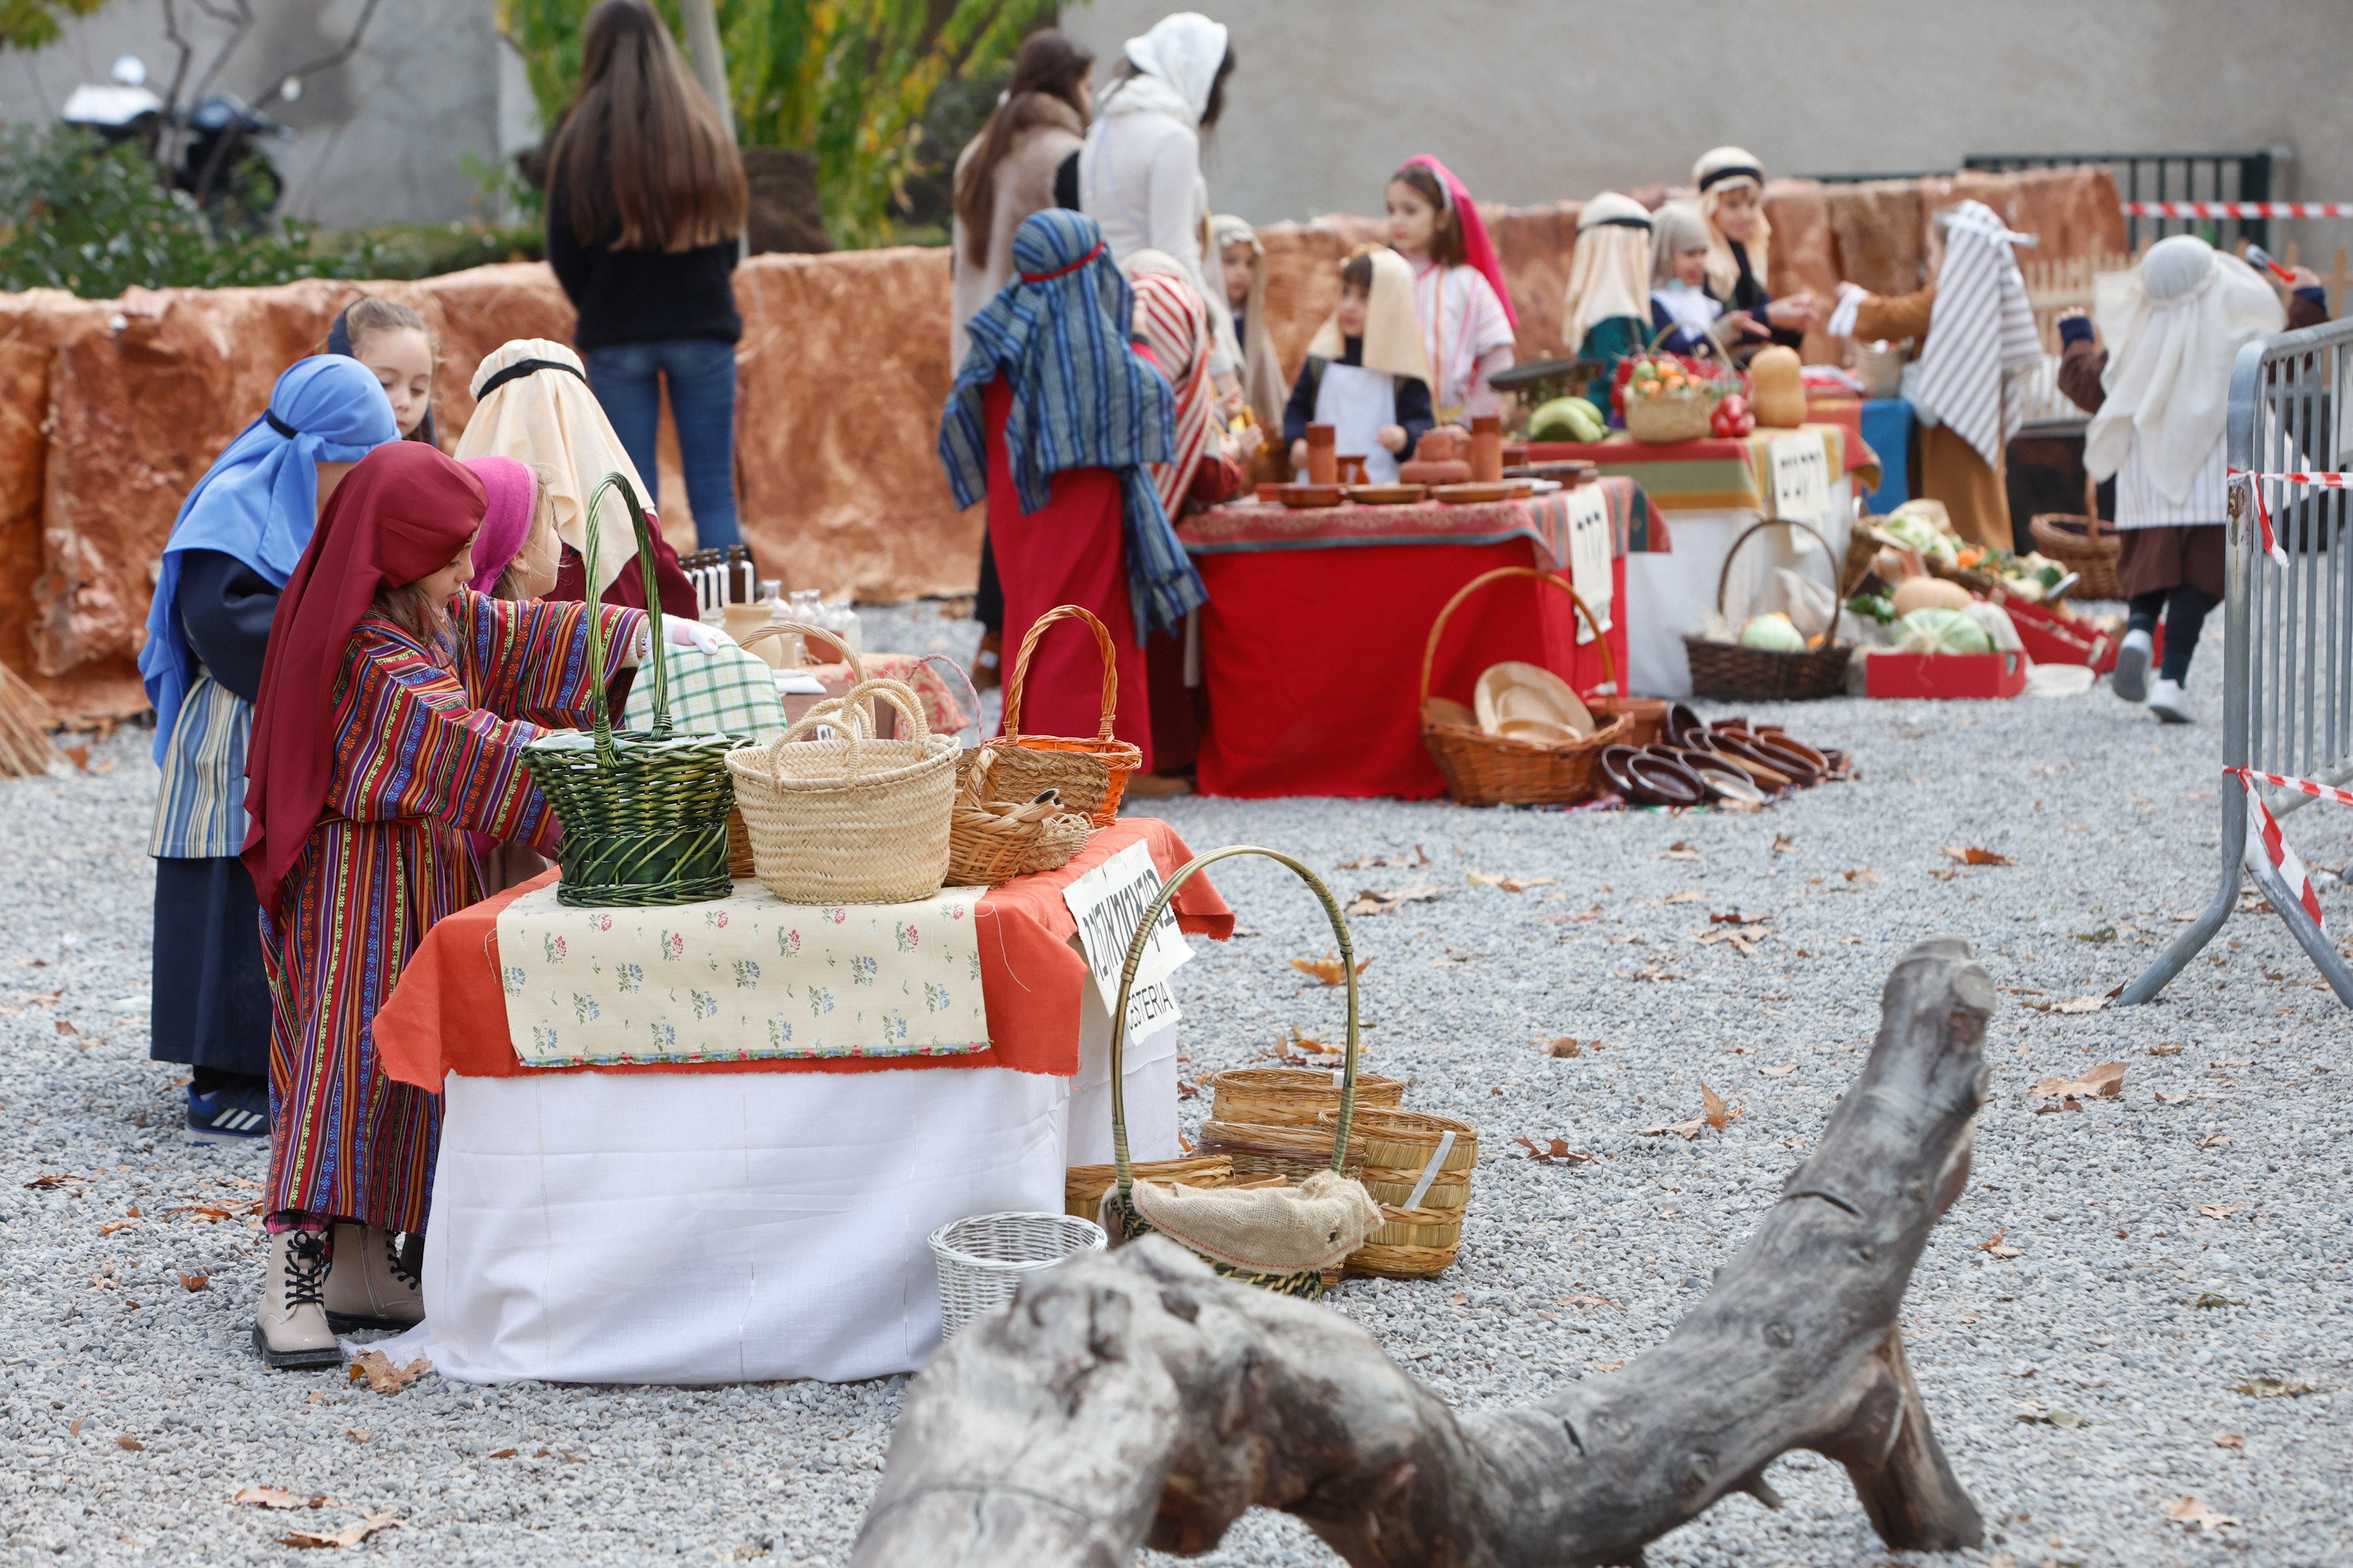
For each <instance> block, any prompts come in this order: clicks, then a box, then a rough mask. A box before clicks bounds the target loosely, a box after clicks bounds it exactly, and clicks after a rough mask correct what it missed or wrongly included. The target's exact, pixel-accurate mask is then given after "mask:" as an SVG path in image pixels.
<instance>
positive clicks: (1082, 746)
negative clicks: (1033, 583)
mask: <svg viewBox="0 0 2353 1568" xmlns="http://www.w3.org/2000/svg"><path fill="white" fill-rule="evenodd" d="M1056 621H1084V622H1085V623H1086V624H1087V625H1088V626H1092V627H1093V628H1094V634H1095V647H1096V649H1097V651H1098V652H1100V653H1101V654H1102V655H1103V723H1102V725H1101V727H1100V728H1098V729H1097V730H1096V731H1095V732H1094V733H1093V734H1092V735H1091V736H1086V737H1082V738H1080V737H1071V736H1065V735H1025V734H1023V733H1022V732H1021V687H1022V683H1023V681H1025V680H1026V679H1028V678H1029V656H1030V654H1031V653H1032V652H1034V651H1036V649H1037V647H1038V639H1039V637H1042V636H1044V635H1045V631H1046V628H1047V627H1048V626H1052V625H1053V624H1054V623H1055V622H1056ZM1118 709H1119V662H1118V650H1117V649H1115V648H1114V647H1113V646H1112V640H1111V630H1110V628H1109V627H1107V626H1104V625H1103V622H1101V621H1100V620H1097V619H1096V618H1095V616H1094V613H1093V612H1092V611H1091V610H1088V609H1086V608H1084V607H1083V606H1082V605H1055V606H1054V607H1053V608H1052V609H1050V610H1049V611H1047V612H1046V613H1045V614H1044V615H1042V616H1039V617H1038V618H1037V619H1036V620H1034V621H1032V622H1030V623H1029V632H1028V633H1027V634H1026V635H1025V636H1023V637H1022V638H1021V649H1020V651H1019V652H1018V653H1017V654H1016V655H1015V656H1014V658H1013V669H1012V672H1011V673H1010V674H1008V676H1007V677H1006V678H1005V724H1004V733H1003V734H1002V735H1001V736H999V737H998V739H997V742H995V744H996V746H997V769H996V773H997V783H996V795H997V799H999V800H1035V799H1036V798H1037V797H1038V796H1039V795H1042V794H1044V793H1045V792H1046V791H1048V790H1059V791H1060V792H1061V796H1062V804H1063V805H1065V806H1067V807H1068V808H1069V809H1071V810H1072V811H1077V812H1083V813H1085V814H1086V816H1087V818H1088V820H1090V821H1091V822H1092V823H1093V824H1094V825H1095V826H1097V827H1109V826H1111V825H1112V824H1113V823H1114V822H1116V821H1118V820H1119V797H1120V795H1122V794H1123V793H1124V791H1125V790H1126V788H1127V778H1128V775H1129V774H1130V773H1134V772H1135V770H1136V769H1138V768H1140V767H1142V766H1143V765H1144V752H1143V751H1142V750H1141V749H1139V748H1138V747H1136V746H1135V745H1134V744H1133V743H1131V742H1126V741H1122V740H1118V739H1115V738H1114V737H1113V734H1112V732H1111V726H1112V718H1113V715H1114V714H1115V713H1116V712H1117V711H1118Z"/></svg>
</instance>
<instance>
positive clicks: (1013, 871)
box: [948, 746, 1094, 888]
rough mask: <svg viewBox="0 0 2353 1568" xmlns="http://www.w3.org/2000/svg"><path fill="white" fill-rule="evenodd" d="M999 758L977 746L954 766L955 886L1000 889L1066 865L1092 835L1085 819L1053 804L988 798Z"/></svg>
mask: <svg viewBox="0 0 2353 1568" xmlns="http://www.w3.org/2000/svg"><path fill="white" fill-rule="evenodd" d="M1003 754H1004V753H1002V752H999V751H998V750H997V748H996V747H994V746H979V747H976V748H975V749H974V750H973V751H971V752H966V753H965V760H964V761H962V762H960V763H958V765H957V768H956V791H955V805H954V806H953V807H952V808H951V809H950V811H949V814H948V880H949V881H950V882H952V883H953V884H955V886H956V887H959V888H997V887H1002V886H1003V885H1004V884H1006V883H1008V882H1009V881H1011V880H1013V879H1014V878H1016V877H1018V876H1021V875H1023V874H1025V873H1027V872H1030V871H1051V870H1053V869H1055V868H1057V867H1061V866H1067V865H1069V864H1070V862H1071V856H1073V855H1076V854H1077V853H1078V852H1079V851H1080V850H1082V849H1083V848H1085V847H1086V846H1087V839H1088V837H1090V836H1091V835H1092V834H1093V832H1094V825H1093V823H1092V821H1090V820H1089V819H1088V818H1087V817H1086V816H1083V815H1082V814H1080V813H1078V812H1073V811H1066V810H1063V809H1062V808H1061V806H1060V804H1059V803H1057V802H1031V803H1018V802H1012V801H1000V800H996V799H993V798H992V794H993V790H994V786H995V784H996V778H995V774H996V772H997V760H998V758H999V757H1001V756H1002V755H1003Z"/></svg>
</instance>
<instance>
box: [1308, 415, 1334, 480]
mask: <svg viewBox="0 0 2353 1568" xmlns="http://www.w3.org/2000/svg"><path fill="white" fill-rule="evenodd" d="M1338 434H1339V432H1338V431H1337V430H1336V429H1335V427H1334V426H1329V425H1310V426H1308V427H1307V482H1308V483H1309V484H1311V485H1335V484H1338V483H1339V482H1340V463H1339V457H1338V454H1337V453H1335V451H1334V450H1333V447H1332V443H1333V441H1334V440H1335V438H1336V437H1337V436H1338Z"/></svg>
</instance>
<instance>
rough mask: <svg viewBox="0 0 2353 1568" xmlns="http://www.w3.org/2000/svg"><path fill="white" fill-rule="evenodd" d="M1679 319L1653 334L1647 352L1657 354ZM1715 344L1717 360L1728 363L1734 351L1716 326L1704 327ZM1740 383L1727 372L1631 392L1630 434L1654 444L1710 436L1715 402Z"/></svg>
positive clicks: (1629, 410)
mask: <svg viewBox="0 0 2353 1568" xmlns="http://www.w3.org/2000/svg"><path fill="white" fill-rule="evenodd" d="M1680 325H1681V323H1679V322H1673V321H1670V322H1669V323H1668V324H1667V325H1665V326H1663V327H1661V328H1660V329H1659V330H1658V331H1655V332H1653V333H1651V346H1650V348H1649V349H1648V350H1647V351H1646V353H1651V354H1655V353H1658V352H1659V345H1660V344H1661V343H1662V342H1666V340H1667V335H1668V334H1669V333H1671V332H1672V331H1676V330H1677V329H1678V327H1679V326H1680ZM1700 330H1701V331H1704V332H1705V333H1706V334H1707V341H1708V342H1710V343H1711V344H1713V345H1714V346H1715V358H1716V363H1718V364H1720V365H1724V366H1725V367H1727V369H1728V367H1729V366H1730V365H1731V363H1732V355H1731V353H1730V352H1729V351H1728V350H1726V349H1725V346H1724V342H1723V340H1722V339H1720V338H1718V337H1717V336H1716V335H1715V328H1713V327H1703V328H1701V329H1700ZM1738 390H1740V383H1739V381H1738V380H1736V378H1735V377H1734V376H1733V375H1732V374H1723V375H1720V376H1716V377H1712V378H1710V379H1708V380H1704V381H1697V382H1691V383H1687V384H1684V385H1683V386H1680V387H1677V388H1675V389H1674V390H1672V391H1671V392H1662V393H1660V394H1658V395H1656V396H1654V397H1634V396H1631V395H1629V396H1628V397H1627V398H1626V399H1625V400H1624V401H1625V406H1626V434H1627V435H1629V436H1630V437H1633V438H1634V439H1635V440H1637V441H1642V442H1646V443H1649V444H1651V445H1652V446H1672V445H1673V444H1674V443H1676V442H1678V441H1697V440H1701V439H1703V438H1704V437H1706V435H1707V434H1708V430H1709V423H1710V421H1712V420H1713V419H1715V405H1717V404H1719V403H1721V402H1723V401H1724V399H1725V396H1726V395H1729V394H1731V393H1734V392H1737V391H1738Z"/></svg>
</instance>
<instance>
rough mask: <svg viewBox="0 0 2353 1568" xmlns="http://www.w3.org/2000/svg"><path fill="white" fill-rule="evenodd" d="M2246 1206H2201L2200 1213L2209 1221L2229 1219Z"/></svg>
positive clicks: (2199, 1206)
mask: <svg viewBox="0 0 2353 1568" xmlns="http://www.w3.org/2000/svg"><path fill="white" fill-rule="evenodd" d="M2246 1206H2247V1205H2244V1204H2200V1205H2198V1212H2199V1213H2200V1214H2202V1215H2205V1216H2206V1217H2207V1218H2208V1219H2229V1218H2230V1217H2231V1216H2232V1215H2234V1214H2237V1213H2238V1212H2239V1211H2240V1210H2241V1209H2242V1208H2245V1207H2246Z"/></svg>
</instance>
